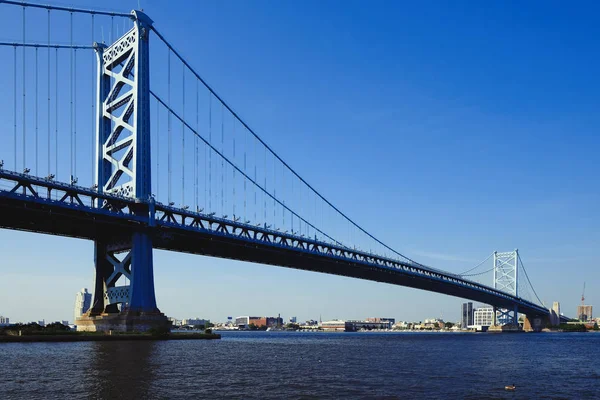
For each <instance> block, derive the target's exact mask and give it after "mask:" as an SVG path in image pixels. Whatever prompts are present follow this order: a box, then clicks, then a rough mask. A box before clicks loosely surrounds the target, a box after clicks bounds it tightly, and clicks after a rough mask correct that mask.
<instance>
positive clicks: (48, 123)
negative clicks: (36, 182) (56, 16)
mask: <svg viewBox="0 0 600 400" xmlns="http://www.w3.org/2000/svg"><path fill="white" fill-rule="evenodd" d="M46 125H47V128H48V176H50V169H51V167H50V10H48V120H47V123H46Z"/></svg>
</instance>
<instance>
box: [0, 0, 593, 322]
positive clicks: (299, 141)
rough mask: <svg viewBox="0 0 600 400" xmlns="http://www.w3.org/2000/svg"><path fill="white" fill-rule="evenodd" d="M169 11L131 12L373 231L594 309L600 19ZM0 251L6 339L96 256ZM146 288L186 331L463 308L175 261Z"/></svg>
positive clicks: (516, 8) (391, 9) (539, 5)
mask: <svg viewBox="0 0 600 400" xmlns="http://www.w3.org/2000/svg"><path fill="white" fill-rule="evenodd" d="M169 3H170V4H171V6H168V5H167V2H161V1H149V0H141V6H142V7H143V8H144V10H145V11H146V12H147V13H148V14H149V15H150V16H151V17H152V18H153V19H154V20H155V24H156V26H157V27H158V29H159V30H160V31H161V32H162V33H163V34H164V35H165V36H166V37H167V38H168V39H169V40H170V41H171V42H172V43H173V44H174V45H175V46H176V48H177V49H178V50H179V51H180V52H181V53H182V54H183V55H185V56H186V58H187V59H188V61H189V62H190V63H191V64H192V65H193V66H194V67H195V68H196V69H197V70H198V71H199V72H200V73H201V74H202V76H203V77H204V78H205V79H206V80H207V81H208V82H209V83H210V84H211V85H212V86H213V87H214V88H215V89H216V90H217V92H218V93H219V94H221V95H222V96H223V97H224V98H225V99H226V100H227V101H228V103H229V104H231V105H232V106H233V107H234V109H235V110H236V111H237V112H238V113H239V114H240V115H241V116H242V118H243V119H244V120H246V121H247V122H248V123H249V125H250V126H251V127H253V129H254V130H255V131H257V132H258V133H259V135H261V136H262V137H263V139H264V140H265V141H266V142H267V143H269V144H270V145H271V146H272V147H273V148H274V149H275V150H276V151H277V152H278V154H279V155H281V156H282V158H283V159H284V160H286V161H287V162H288V163H289V164H291V165H292V166H293V167H294V168H295V169H296V170H297V171H298V172H299V173H300V174H301V175H302V176H303V177H304V178H305V179H306V180H307V181H309V182H310V183H311V184H313V186H315V187H316V188H317V189H319V190H320V191H321V192H322V193H323V194H324V195H325V196H326V197H327V198H329V199H330V200H331V201H332V203H334V204H336V205H337V206H338V207H339V208H341V209H342V210H344V211H345V212H346V213H347V214H348V215H350V216H352V217H354V218H355V219H356V220H357V221H358V222H359V223H360V224H362V225H363V226H364V227H365V228H367V230H369V231H371V232H372V233H374V234H375V235H376V236H378V237H380V238H381V239H383V240H384V241H385V242H387V243H389V244H390V245H391V246H392V247H394V248H396V249H397V250H399V251H401V252H403V253H405V254H407V255H409V256H412V257H413V258H415V259H417V260H419V261H422V262H424V263H426V264H429V265H432V266H435V267H437V268H441V269H445V270H449V271H453V272H459V271H462V270H466V269H468V268H469V267H471V266H473V265H474V264H476V263H477V262H479V261H480V260H482V259H484V258H485V257H486V256H487V255H488V254H490V253H491V252H492V251H494V250H498V251H510V250H512V249H514V248H519V250H520V252H521V256H522V258H523V261H524V263H525V266H526V268H527V270H528V272H529V275H530V277H531V279H532V281H533V283H534V286H535V288H536V290H537V292H538V294H539V295H540V297H541V298H542V299H543V300H544V301H545V302H546V303H550V302H551V301H553V300H559V301H561V304H562V307H563V310H564V311H565V312H566V313H567V314H568V315H574V314H575V307H576V305H577V304H578V303H579V298H580V296H581V289H582V286H583V282H584V281H586V282H587V288H586V297H587V298H588V300H589V301H588V303H589V304H596V303H598V301H599V300H600V298H599V297H598V295H597V293H598V292H599V285H600V268H599V266H598V262H597V257H594V255H595V250H597V249H598V248H600V233H599V230H598V223H599V222H600V212H599V211H598V206H597V205H598V204H599V200H600V186H599V184H598V173H599V172H600V168H599V167H598V161H597V158H598V155H597V154H598V151H599V150H600V138H599V135H598V133H599V132H598V127H599V126H600V113H599V112H598V110H599V109H600V108H599V106H600V100H599V97H598V92H599V89H600V79H599V78H598V76H597V71H598V70H599V67H600V55H598V52H597V51H596V49H597V48H598V46H599V45H600V43H599V41H600V39H599V38H600V27H599V26H598V24H597V23H596V20H595V18H594V15H597V13H598V11H599V10H598V6H597V5H596V4H594V3H592V2H589V3H580V4H578V6H577V7H572V8H569V7H568V6H566V5H565V4H564V3H563V4H560V3H558V2H529V3H527V4H522V3H517V2H502V3H495V4H488V3H486V4H483V3H477V2H453V3H446V2H439V3H434V2H431V3H427V4H413V3H409V2H383V1H382V2H375V3H373V2H370V3H367V2H357V1H354V2H341V1H339V2H337V1H329V2H316V1H314V2H311V1H308V2H303V3H301V4H298V3H292V2H273V1H265V2H241V1H240V2H184V1H181V2H177V1H175V2H169ZM74 5H77V6H81V7H90V8H91V7H94V2H93V1H80V2H77V3H74ZM0 7H2V8H4V7H7V6H0ZM136 7H137V0H136V1H119V2H117V1H104V2H103V3H102V8H107V9H113V10H122V11H128V10H129V9H132V8H136ZM5 26H6V25H5ZM15 26H16V25H15ZM6 29H7V28H2V30H1V31H0V39H7V38H10V37H12V36H11V33H10V32H7V31H6ZM81 31H82V36H83V35H84V33H83V32H84V28H81ZM107 31H108V28H106V30H105V31H104V32H107ZM31 35H40V37H43V32H41V30H40V31H39V32H35V31H33V32H32V33H31ZM106 35H107V36H108V34H106ZM85 37H87V36H85ZM3 54H4V53H3ZM6 54H10V53H6ZM82 62H83V61H82ZM3 82H4V81H3ZM86 82H87V81H86ZM5 101H6V99H5ZM11 104H12V103H11ZM3 105H4V106H6V107H7V110H9V111H7V113H8V114H7V116H6V118H5V119H6V121H5V123H6V125H5V126H4V125H3V132H8V134H7V135H8V136H7V137H9V136H10V135H11V133H10V129H12V112H11V111H10V110H11V107H12V105H9V104H8V102H6V103H3ZM82 107H83V106H82ZM4 134H5V133H2V135H4ZM7 140H8V139H7ZM3 142H4V138H3ZM0 252H1V253H2V254H3V256H2V261H1V262H0V314H2V315H7V316H9V317H11V318H13V319H15V320H33V319H41V318H46V319H48V320H54V319H69V320H70V319H72V317H71V312H72V305H73V301H74V294H75V292H76V291H77V290H78V289H80V288H81V287H88V288H89V287H92V283H93V264H92V243H89V242H84V241H79V240H73V239H66V238H57V237H50V236H36V235H31V234H25V233H17V232H12V231H0ZM155 281H156V291H157V296H158V303H159V307H160V308H161V310H162V311H164V312H165V313H166V314H167V315H170V316H175V317H179V318H182V317H188V316H196V315H197V316H201V317H207V318H211V319H213V320H223V319H225V318H226V317H227V316H236V315H247V314H255V315H272V314H277V313H282V315H284V316H285V317H289V316H292V315H296V316H298V317H299V318H302V319H308V318H318V316H319V314H320V315H322V316H323V318H324V319H325V318H335V317H339V318H364V317H367V316H375V315H380V316H392V317H396V318H398V319H411V320H413V319H416V320H420V319H424V318H430V317H439V316H442V317H443V318H445V319H450V320H457V319H458V318H459V306H460V303H461V300H460V299H456V298H451V297H447V296H442V295H438V294H432V293H427V292H422V291H417V290H413V289H407V288H402V287H396V286H391V285H384V284H379V283H373V282H366V281H359V280H352V279H348V278H342V277H336V276H328V275H322V274H316V273H309V272H302V271H294V270H288V269H284V268H275V267H270V266H262V265H253V264H247V263H239V262H233V261H229V260H219V259H211V258H206V257H200V256H191V255H183V254H176V253H167V252H156V260H155ZM598 307H600V305H598Z"/></svg>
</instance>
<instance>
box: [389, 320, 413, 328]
mask: <svg viewBox="0 0 600 400" xmlns="http://www.w3.org/2000/svg"><path fill="white" fill-rule="evenodd" d="M408 326H409V323H408V322H406V321H398V322H396V323H395V324H394V325H392V328H393V329H408Z"/></svg>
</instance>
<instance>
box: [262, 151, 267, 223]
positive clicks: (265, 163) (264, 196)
mask: <svg viewBox="0 0 600 400" xmlns="http://www.w3.org/2000/svg"><path fill="white" fill-rule="evenodd" d="M263 151H264V175H265V187H264V189H265V191H266V190H267V148H266V147H264V146H263ZM262 196H263V203H264V210H263V211H264V218H265V226H267V196H266V195H265V193H264V192H263V195H262Z"/></svg>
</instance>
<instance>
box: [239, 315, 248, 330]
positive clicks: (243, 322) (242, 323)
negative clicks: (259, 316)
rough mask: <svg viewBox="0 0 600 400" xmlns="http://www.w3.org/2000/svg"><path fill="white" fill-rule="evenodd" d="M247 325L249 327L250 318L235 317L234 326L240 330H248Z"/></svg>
mask: <svg viewBox="0 0 600 400" xmlns="http://www.w3.org/2000/svg"><path fill="white" fill-rule="evenodd" d="M248 325H250V317H248V316H246V317H237V318H236V319H235V326H237V327H238V328H240V329H248Z"/></svg>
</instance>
